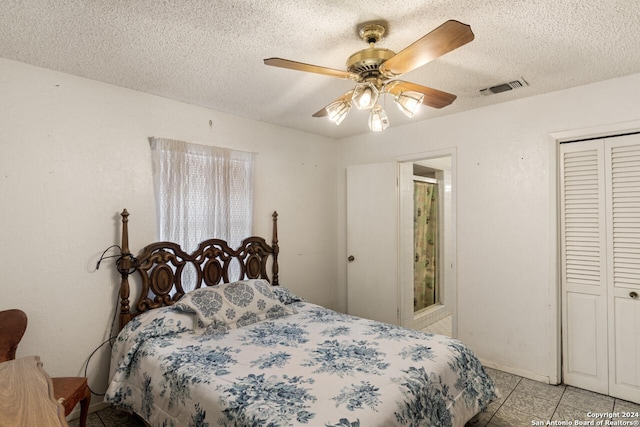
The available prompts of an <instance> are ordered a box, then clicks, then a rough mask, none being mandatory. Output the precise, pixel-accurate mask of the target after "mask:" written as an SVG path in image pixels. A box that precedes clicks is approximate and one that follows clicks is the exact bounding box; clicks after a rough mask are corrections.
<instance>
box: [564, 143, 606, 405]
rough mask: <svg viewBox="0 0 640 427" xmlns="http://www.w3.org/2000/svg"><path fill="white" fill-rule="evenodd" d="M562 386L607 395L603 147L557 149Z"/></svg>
mask: <svg viewBox="0 0 640 427" xmlns="http://www.w3.org/2000/svg"><path fill="white" fill-rule="evenodd" d="M560 154H561V156H560V159H561V160H560V178H561V188H560V198H561V203H560V207H561V212H560V215H561V221H560V231H561V254H562V328H563V337H564V339H563V342H562V346H563V354H564V362H563V367H562V369H563V380H564V382H566V383H567V384H570V385H573V386H576V387H581V388H585V389H588V390H592V391H595V392H599V393H606V392H607V389H608V376H607V371H608V366H609V363H608V359H607V357H608V351H607V286H606V277H607V274H606V272H607V264H606V263H607V257H606V248H607V244H606V237H607V235H606V222H605V200H606V199H605V178H604V163H603V162H604V158H605V156H604V154H605V153H604V145H603V143H602V141H588V142H581V143H574V144H563V145H561V147H560Z"/></svg>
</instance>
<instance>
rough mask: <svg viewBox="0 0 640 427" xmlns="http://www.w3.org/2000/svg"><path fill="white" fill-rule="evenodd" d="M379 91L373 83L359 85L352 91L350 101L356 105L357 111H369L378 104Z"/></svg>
mask: <svg viewBox="0 0 640 427" xmlns="http://www.w3.org/2000/svg"><path fill="white" fill-rule="evenodd" d="M379 96H380V91H379V90H378V89H377V88H376V87H375V86H374V85H373V83H370V82H366V83H360V84H358V85H357V86H356V87H355V88H354V89H353V95H351V100H352V101H353V102H354V103H355V104H356V108H357V109H358V110H369V109H371V108H373V106H374V105H376V103H377V102H378V97H379Z"/></svg>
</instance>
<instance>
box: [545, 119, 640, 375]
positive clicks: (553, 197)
mask: <svg viewBox="0 0 640 427" xmlns="http://www.w3.org/2000/svg"><path fill="white" fill-rule="evenodd" d="M634 132H640V120H633V121H628V122H621V123H611V124H605V125H600V126H593V127H587V128H580V129H572V130H568V131H562V132H554V133H550V134H549V171H548V173H549V218H550V220H549V261H548V262H549V264H548V271H549V283H550V284H551V286H550V287H549V292H550V295H549V305H550V312H551V313H555V316H554V317H553V318H552V319H551V322H552V326H553V327H552V328H551V330H552V331H554V333H552V334H551V335H550V336H549V354H550V355H551V356H550V357H549V383H551V384H560V383H561V382H562V283H561V277H560V276H561V273H562V272H561V264H560V263H561V255H562V254H561V252H560V237H561V236H560V210H559V209H560V144H561V143H563V142H568V141H578V140H587V139H597V138H606V137H609V136H614V135H620V134H625V133H634ZM554 355H555V357H554Z"/></svg>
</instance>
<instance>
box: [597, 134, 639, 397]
mask: <svg viewBox="0 0 640 427" xmlns="http://www.w3.org/2000/svg"><path fill="white" fill-rule="evenodd" d="M605 153H606V156H605V165H606V180H607V182H606V188H607V193H608V196H607V211H606V218H607V235H608V238H607V241H608V246H607V258H608V262H607V266H608V268H607V271H608V278H607V282H608V293H609V298H608V300H609V304H608V311H609V394H610V395H612V396H615V397H620V398H622V399H625V400H631V401H634V402H638V403H640V296H639V295H640V135H626V136H620V137H616V138H608V139H606V140H605Z"/></svg>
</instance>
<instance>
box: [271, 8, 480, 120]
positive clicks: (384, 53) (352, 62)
mask: <svg viewBox="0 0 640 427" xmlns="http://www.w3.org/2000/svg"><path fill="white" fill-rule="evenodd" d="M385 32H386V27H385V26H384V25H382V24H380V23H368V24H364V25H362V26H361V27H360V28H359V30H358V34H359V35H360V37H361V38H362V39H363V40H364V41H365V42H366V43H368V44H369V48H367V49H363V50H361V51H358V52H356V53H354V54H353V55H351V56H350V57H349V59H348V60H347V71H342V70H336V69H332V68H326V67H321V66H317V65H310V64H304V63H301V62H295V61H290V60H288V59H282V58H268V59H265V60H264V63H265V64H266V65H270V66H275V67H280V68H288V69H291V70H298V71H306V72H312V73H317V74H323V75H327V76H331V77H339V78H344V79H349V80H353V81H355V82H356V86H355V87H354V89H352V90H350V91H349V92H347V93H345V94H343V95H342V96H341V97H340V98H338V99H337V100H335V101H333V102H332V103H330V104H329V105H327V106H326V107H324V108H323V109H321V110H320V111H318V112H316V113H315V114H313V117H325V116H327V117H328V118H329V120H331V121H332V122H334V123H335V124H336V125H340V123H342V121H343V120H344V119H345V117H346V116H347V114H348V113H349V111H350V110H351V107H352V105H355V106H356V108H358V109H359V110H371V112H370V113H369V129H371V130H372V131H374V132H378V131H382V130H384V129H386V128H387V127H388V126H389V118H388V117H387V114H386V113H385V111H384V110H383V109H382V107H381V106H380V104H379V103H378V101H379V99H380V96H381V95H383V94H386V93H389V94H391V95H393V97H394V101H395V103H396V105H397V106H398V108H399V109H400V111H402V112H403V113H404V114H405V115H406V116H407V117H409V118H412V117H414V116H415V114H416V113H417V111H418V110H419V108H420V105H421V104H424V105H427V106H430V107H433V108H442V107H446V106H447V105H449V104H451V103H452V102H453V101H454V100H455V99H456V96H455V95H453V94H450V93H447V92H443V91H440V90H437V89H432V88H429V87H426V86H421V85H418V84H415V83H410V82H406V81H402V80H393V79H395V78H396V77H398V76H400V75H401V74H404V73H407V72H409V71H411V70H414V69H416V68H418V67H421V66H423V65H425V64H426V63H428V62H430V61H432V60H433V59H436V58H438V57H440V56H442V55H444V54H445V53H447V52H450V51H452V50H454V49H456V48H458V47H460V46H462V45H465V44H467V43H469V42H470V41H472V40H473V38H474V35H473V32H472V31H471V28H470V27H469V26H468V25H466V24H463V23H461V22H458V21H454V20H449V21H447V22H445V23H444V24H442V25H440V26H439V27H438V28H436V29H435V30H433V31H431V32H430V33H428V34H426V35H425V36H423V37H422V38H420V39H418V40H417V41H416V42H414V43H413V44H411V45H409V46H408V47H406V48H405V49H403V50H401V51H400V52H398V53H395V52H393V51H391V50H388V49H381V48H377V47H375V44H376V43H377V42H379V41H380V39H382V37H383V36H384V34H385Z"/></svg>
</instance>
